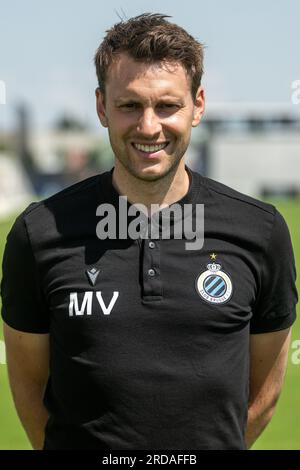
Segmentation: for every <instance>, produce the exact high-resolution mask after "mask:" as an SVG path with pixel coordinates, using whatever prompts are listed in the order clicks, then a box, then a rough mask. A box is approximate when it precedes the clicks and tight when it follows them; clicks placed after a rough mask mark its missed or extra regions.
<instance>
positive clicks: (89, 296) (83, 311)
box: [69, 291, 119, 317]
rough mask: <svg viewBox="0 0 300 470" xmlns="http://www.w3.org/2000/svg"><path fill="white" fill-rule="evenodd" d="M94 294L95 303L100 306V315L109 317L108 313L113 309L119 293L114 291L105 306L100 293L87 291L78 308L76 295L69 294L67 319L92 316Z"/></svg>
mask: <svg viewBox="0 0 300 470" xmlns="http://www.w3.org/2000/svg"><path fill="white" fill-rule="evenodd" d="M94 294H95V295H96V299H97V303H98V305H99V306H100V308H101V310H102V313H103V314H104V315H110V312H111V311H112V309H113V308H114V305H115V303H116V301H117V298H118V297H119V292H118V291H114V293H113V296H112V298H111V300H110V302H109V304H108V306H106V305H105V303H104V300H103V298H102V294H101V292H100V291H97V292H93V291H88V292H85V293H84V296H83V300H82V302H81V306H80V307H79V302H78V293H77V292H71V293H70V302H69V317H73V316H82V315H92V311H93V299H94V298H95V297H94Z"/></svg>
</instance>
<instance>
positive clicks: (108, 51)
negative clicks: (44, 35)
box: [94, 13, 204, 99]
mask: <svg viewBox="0 0 300 470" xmlns="http://www.w3.org/2000/svg"><path fill="white" fill-rule="evenodd" d="M166 18H170V16H168V15H161V14H159V13H143V14H142V15H139V16H135V17H134V18H130V19H129V20H126V21H123V20H122V21H120V22H119V23H117V24H115V25H114V26H113V27H112V28H110V29H109V30H107V31H106V36H105V37H104V39H103V41H102V43H101V44H100V46H99V47H98V49H97V51H96V54H95V58H94V62H95V66H96V73H97V78H98V84H99V88H100V90H101V92H102V93H103V94H104V91H105V82H106V78H107V71H108V69H109V67H110V65H111V64H112V63H113V61H114V60H115V59H116V57H117V56H118V54H120V53H122V52H126V53H127V54H128V55H129V56H130V57H132V58H133V59H134V60H136V61H140V62H149V63H154V62H179V63H181V65H182V66H183V67H184V68H185V69H186V72H187V74H188V76H189V77H190V79H191V93H192V96H193V99H195V97H196V93H197V90H198V87H199V86H200V83H201V78H202V74H203V47H204V46H203V44H201V43H200V42H198V41H197V40H196V39H194V38H193V37H192V36H191V35H190V34H188V33H187V32H186V31H185V30H184V29H183V28H181V27H180V26H178V25H176V24H174V23H170V22H169V21H167V20H166Z"/></svg>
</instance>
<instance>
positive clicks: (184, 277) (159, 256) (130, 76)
mask: <svg viewBox="0 0 300 470" xmlns="http://www.w3.org/2000/svg"><path fill="white" fill-rule="evenodd" d="M202 62H203V50H202V46H201V44H200V43H198V42H197V41H196V40H195V39H194V38H192V37H191V36H190V35H189V34H188V33H187V32H186V31H184V30H183V29H182V28H180V27H179V26H177V25H175V24H172V23H170V22H168V21H167V20H166V17H165V16H162V15H159V14H143V15H140V16H138V17H135V18H132V19H129V20H128V21H126V22H120V23H118V24H116V25H115V26H114V27H113V28H112V29H111V30H109V31H108V32H107V35H106V37H105V39H104V41H103V42H102V44H101V45H100V47H99V49H98V50H97V53H96V56H95V64H96V70H97V76H98V80H99V88H97V90H96V100H97V112H98V115H99V119H100V121H101V124H102V125H103V126H104V127H107V129H108V132H109V137H110V142H111V146H112V149H113V151H114V154H115V166H114V168H113V169H112V170H111V171H110V172H106V173H104V174H101V175H98V176H96V177H91V178H88V179H86V180H85V181H83V182H80V183H77V184H75V185H73V186H71V187H69V188H67V189H65V190H64V191H62V192H60V193H57V194H56V195H54V196H52V197H50V198H48V199H46V200H44V201H42V202H38V203H33V204H31V205H30V206H29V207H28V208H27V209H26V210H25V211H24V212H23V213H22V214H21V215H20V216H19V217H18V218H17V220H16V222H15V224H14V226H13V228H12V230H11V232H10V234H9V235H8V239H7V245H6V250H5V255H4V260H3V281H2V299H3V310H2V316H3V319H4V322H5V324H4V332H5V341H6V347H7V360H8V370H9V377H10V383H11V388H12V393H13V396H14V400H15V404H16V408H17V411H18V413H19V416H20V419H21V421H22V423H23V426H24V428H25V430H26V432H27V434H28V437H29V439H30V441H31V443H32V446H33V448H35V449H80V448H81V449H164V450H165V449H246V448H250V447H251V445H252V443H253V442H254V441H255V440H256V439H257V437H258V436H259V435H260V434H261V432H262V431H263V429H264V428H265V426H266V425H267V423H268V422H269V421H270V419H271V417H272V415H273V412H274V409H275V405H276V402H277V400H278V397H279V394H280V391H281V387H282V383H283V378H284V374H285V369H286V364H287V356H288V348H289V341H290V327H291V325H292V324H293V322H294V320H295V305H296V302H297V293H296V288H295V265H294V259H293V251H292V246H291V240H290V236H289V232H288V229H287V226H286V223H285V221H284V219H283V218H282V216H281V215H280V214H279V213H278V211H277V210H276V208H275V207H274V206H272V205H269V204H266V203H263V202H260V201H258V200H256V199H253V198H250V197H248V196H246V195H243V194H241V193H239V192H237V191H234V190H233V189H230V188H228V187H226V186H224V185H223V184H221V183H219V182H216V181H213V180H211V179H209V178H205V177H203V176H201V175H200V174H197V173H196V172H193V171H191V170H190V169H189V168H188V167H187V166H186V165H185V160H184V154H185V152H186V150H187V148H188V145H189V140H190V133H191V128H192V127H195V126H197V125H198V124H199V122H200V120H201V117H202V115H203V112H204V101H205V99H204V90H203V87H202V86H201V76H202V68H203V65H202ZM241 158H242V156H241ZM121 195H122V196H127V199H128V201H127V205H126V208H127V209H128V210H129V209H130V208H132V207H135V206H136V205H137V204H143V205H144V207H145V208H146V213H147V216H149V217H147V220H148V222H151V220H152V219H151V216H152V215H154V211H153V212H152V204H158V205H159V208H160V209H161V211H164V210H165V209H167V208H169V207H173V205H175V203H177V204H178V205H179V206H180V207H184V206H185V205H188V204H192V207H195V206H196V205H197V204H204V228H205V233H204V235H205V236H204V244H203V247H201V248H199V249H194V250H187V249H186V245H185V244H186V239H185V237H184V236H182V237H181V238H176V237H175V236H174V233H173V232H172V234H173V236H172V234H171V235H170V237H169V238H167V237H166V238H164V237H162V236H161V235H162V234H161V232H160V237H159V238H158V239H157V238H156V239H151V236H149V237H148V238H147V237H146V236H140V237H139V238H135V239H134V238H130V237H128V236H127V237H124V238H122V237H120V236H119V237H117V238H115V239H114V237H111V238H109V237H108V238H106V239H104V237H102V238H103V239H101V233H100V236H98V235H97V233H98V232H97V229H96V226H97V224H98V223H99V217H98V216H97V214H99V211H98V208H99V206H100V207H103V205H104V204H106V206H105V207H107V204H109V205H110V206H113V208H114V209H115V211H116V215H120V214H119V211H120V210H121V209H120V208H119V207H120V206H119V201H120V199H121V198H120V196H121ZM193 214H194V212H193ZM102 215H103V213H102ZM121 215H122V216H123V214H121ZM173 222H174V220H173ZM170 223H171V224H172V221H171V220H170ZM144 228H145V227H144Z"/></svg>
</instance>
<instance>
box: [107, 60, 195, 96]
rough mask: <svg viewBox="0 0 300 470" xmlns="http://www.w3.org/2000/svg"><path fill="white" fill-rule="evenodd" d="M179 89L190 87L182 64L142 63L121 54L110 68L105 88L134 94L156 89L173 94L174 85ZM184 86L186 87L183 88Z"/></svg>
mask: <svg viewBox="0 0 300 470" xmlns="http://www.w3.org/2000/svg"><path fill="white" fill-rule="evenodd" d="M175 82H178V83H177V86H178V85H179V83H180V88H186V87H190V79H189V76H188V74H187V72H186V70H185V68H184V67H183V66H182V64H180V63H178V62H166V61H164V62H151V63H148V62H142V61H136V60H134V59H133V58H131V57H129V56H128V55H127V54H121V55H120V56H119V58H116V59H115V61H114V62H113V64H112V65H111V66H110V69H109V73H108V74H107V79H106V86H108V87H110V85H111V86H112V87H115V86H116V85H118V87H120V88H122V90H125V89H126V90H127V91H128V92H132V93H135V92H137V91H138V89H140V90H142V88H144V89H145V91H146V90H147V89H152V90H153V89H157V91H159V90H160V91H162V92H164V93H166V94H168V93H169V91H168V90H169V89H172V90H170V91H173V93H174V83H175ZM185 85H186V86H185Z"/></svg>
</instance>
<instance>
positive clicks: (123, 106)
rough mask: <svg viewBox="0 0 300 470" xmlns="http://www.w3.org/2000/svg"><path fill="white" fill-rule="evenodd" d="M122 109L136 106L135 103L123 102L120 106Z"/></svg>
mask: <svg viewBox="0 0 300 470" xmlns="http://www.w3.org/2000/svg"><path fill="white" fill-rule="evenodd" d="M120 107H121V108H123V109H135V108H136V107H137V103H125V104H122V105H121V106H120Z"/></svg>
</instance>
